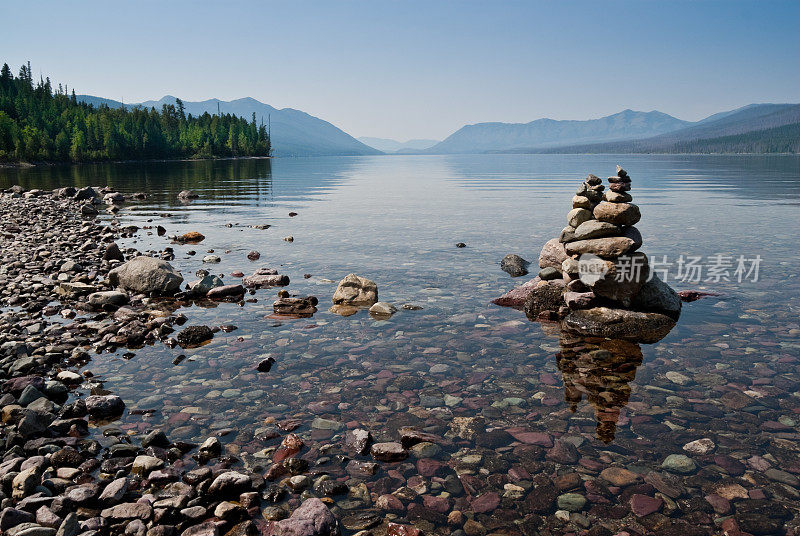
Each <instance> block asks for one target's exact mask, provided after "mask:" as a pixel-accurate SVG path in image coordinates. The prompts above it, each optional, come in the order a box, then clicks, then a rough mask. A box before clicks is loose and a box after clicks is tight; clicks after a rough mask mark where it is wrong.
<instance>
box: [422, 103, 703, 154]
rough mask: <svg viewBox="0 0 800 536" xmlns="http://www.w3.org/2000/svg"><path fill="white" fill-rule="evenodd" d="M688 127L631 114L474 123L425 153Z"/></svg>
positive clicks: (655, 115)
mask: <svg viewBox="0 0 800 536" xmlns="http://www.w3.org/2000/svg"><path fill="white" fill-rule="evenodd" d="M689 124H691V123H688V122H687V121H681V120H680V119H676V118H674V117H672V116H671V115H667V114H664V113H661V112H634V111H633V110H625V111H622V112H619V113H617V114H614V115H609V116H607V117H602V118H600V119H590V120H588V121H556V120H554V119H537V120H536V121H531V122H530V123H478V124H475V125H467V126H464V127H461V128H460V129H459V130H457V131H456V132H454V133H453V134H451V135H450V136H448V137H447V138H446V139H445V140H444V141H442V142H440V143H437V144H436V145H434V146H433V147H431V148H430V149H428V150H427V151H426V152H429V153H435V154H448V153H475V152H482V153H485V152H494V151H506V150H511V149H522V148H526V149H527V148H544V147H555V146H559V145H570V144H577V143H592V142H604V141H614V140H627V139H635V138H646V137H650V136H655V135H657V134H663V133H665V132H671V131H674V130H678V129H680V128H683V127H685V126H687V125H689Z"/></svg>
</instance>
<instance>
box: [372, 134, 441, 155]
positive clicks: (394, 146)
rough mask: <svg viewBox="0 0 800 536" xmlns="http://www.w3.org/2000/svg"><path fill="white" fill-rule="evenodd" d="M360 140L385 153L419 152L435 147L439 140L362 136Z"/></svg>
mask: <svg viewBox="0 0 800 536" xmlns="http://www.w3.org/2000/svg"><path fill="white" fill-rule="evenodd" d="M358 141H360V142H361V143H363V144H365V145H369V146H370V147H372V148H374V149H377V150H379V151H382V152H384V153H403V152H407V151H411V152H417V151H422V150H425V149H428V148H430V147H433V146H434V145H436V144H437V143H439V140H408V141H405V142H401V141H397V140H392V139H389V138H370V137H367V136H362V137H360V138H358Z"/></svg>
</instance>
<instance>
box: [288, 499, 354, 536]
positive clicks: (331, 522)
mask: <svg viewBox="0 0 800 536" xmlns="http://www.w3.org/2000/svg"><path fill="white" fill-rule="evenodd" d="M273 534H274V535H275V536H339V534H340V531H339V523H338V522H337V521H336V517H334V515H333V514H332V513H331V511H330V510H328V507H327V506H325V503H324V502H322V501H321V500H319V499H317V498H311V499H306V500H305V501H303V504H301V505H300V507H299V508H298V509H297V510H295V511H294V512H292V516H291V517H290V518H288V519H284V520H282V521H278V522H277V523H275V524H274V526H273Z"/></svg>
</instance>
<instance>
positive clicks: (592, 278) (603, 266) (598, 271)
mask: <svg viewBox="0 0 800 536" xmlns="http://www.w3.org/2000/svg"><path fill="white" fill-rule="evenodd" d="M607 273H608V264H607V263H606V261H604V260H603V259H601V258H600V257H598V256H597V255H592V254H591V253H584V254H583V255H581V256H580V257H579V258H578V279H580V280H581V282H582V283H583V284H584V285H589V286H592V285H594V284H595V283H597V282H598V281H600V280H601V279H603V278H604V277H605V275H606V274H607Z"/></svg>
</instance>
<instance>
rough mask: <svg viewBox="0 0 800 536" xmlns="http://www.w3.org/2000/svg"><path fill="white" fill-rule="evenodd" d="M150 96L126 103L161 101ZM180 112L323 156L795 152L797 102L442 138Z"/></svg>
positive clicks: (282, 117)
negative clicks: (239, 124) (253, 124)
mask: <svg viewBox="0 0 800 536" xmlns="http://www.w3.org/2000/svg"><path fill="white" fill-rule="evenodd" d="M78 99H79V100H81V101H84V102H87V103H89V104H94V105H101V104H106V105H108V106H110V107H121V106H123V104H122V103H121V102H118V101H114V100H110V99H104V98H101V97H93V96H90V95H79V96H78ZM164 104H175V97H173V96H170V95H167V96H166V97H163V98H162V99H160V100H157V101H145V102H141V103H133V104H125V105H124V106H126V107H129V108H130V107H134V106H144V107H148V108H149V107H155V108H156V109H157V110H160V109H161V106H162V105H164ZM183 104H184V107H185V109H186V113H191V114H193V115H201V114H203V113H205V112H208V113H211V114H215V113H217V110H218V109H219V110H220V111H221V112H222V113H232V114H235V115H238V116H240V117H244V118H246V119H250V118H251V117H252V115H253V113H255V114H256V120H257V121H259V122H260V121H262V120H263V121H264V122H267V120H268V118H269V119H270V120H271V126H272V146H273V154H275V156H330V155H346V156H359V155H376V154H383V153H393V154H476V153H650V152H654V153H686V152H698V153H705V152H709V153H719V152H734V153H736V152H750V153H762V152H763V153H783V152H794V153H798V152H800V136H798V134H797V133H798V132H800V104H750V105H748V106H744V107H742V108H737V109H735V110H730V111H726V112H720V113H716V114H713V115H711V116H709V117H706V118H705V119H703V120H700V121H695V122H692V121H683V120H681V119H677V118H675V117H672V116H671V115H668V114H665V113H662V112H659V111H652V112H638V111H634V110H624V111H622V112H619V113H616V114H613V115H609V116H606V117H601V118H599V119H589V120H585V121H572V120H569V121H560V120H555V119H546V118H545V119H537V120H535V121H531V122H529V123H477V124H474V125H466V126H464V127H462V128H460V129H458V130H457V131H456V132H454V133H453V134H451V135H450V136H448V137H447V138H446V139H444V140H443V141H436V140H427V139H414V140H409V141H406V142H399V141H396V140H392V139H388V138H371V137H362V138H359V139H355V138H353V137H352V136H350V135H349V134H347V133H346V132H344V131H342V130H341V129H339V128H337V127H335V126H334V125H332V124H331V123H328V122H327V121H324V120H322V119H319V118H317V117H314V116H312V115H309V114H307V113H305V112H301V111H300V110H293V109H291V108H283V109H280V110H278V109H276V108H273V107H272V106H270V105H268V104H264V103H263V102H259V101H257V100H256V99H253V98H250V97H247V98H243V99H236V100H233V101H221V100H218V99H209V100H205V101H200V102H191V101H184V103H183Z"/></svg>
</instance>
